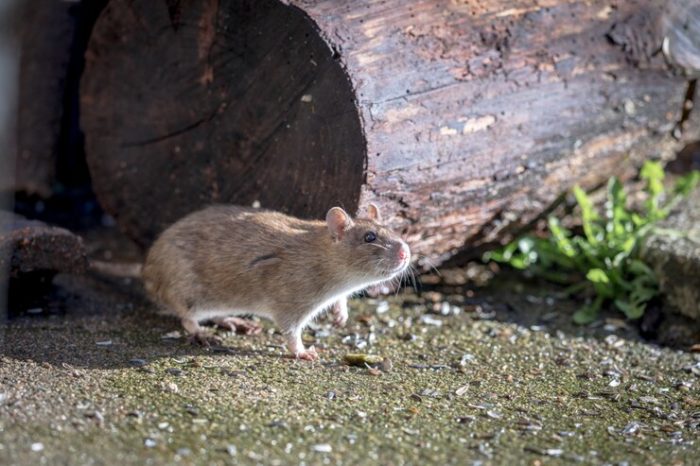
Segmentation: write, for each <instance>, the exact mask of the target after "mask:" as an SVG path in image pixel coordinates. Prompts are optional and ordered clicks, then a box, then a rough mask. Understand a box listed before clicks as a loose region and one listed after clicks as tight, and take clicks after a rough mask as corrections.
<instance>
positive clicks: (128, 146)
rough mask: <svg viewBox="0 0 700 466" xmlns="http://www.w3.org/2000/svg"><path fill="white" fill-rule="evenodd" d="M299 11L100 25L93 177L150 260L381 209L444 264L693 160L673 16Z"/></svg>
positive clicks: (153, 16)
mask: <svg viewBox="0 0 700 466" xmlns="http://www.w3.org/2000/svg"><path fill="white" fill-rule="evenodd" d="M289 3H290V4H291V6H287V5H283V4H282V3H279V2H277V1H273V0H262V1H253V0H208V1H202V2H189V1H163V0H160V1H146V0H134V1H127V0H111V1H110V3H109V4H108V6H107V7H106V9H105V10H104V11H103V13H102V15H101V16H100V18H99V19H98V22H97V24H96V26H95V28H94V31H93V35H92V37H91V40H90V43H89V47H88V51H87V55H86V57H87V68H86V72H85V74H84V77H83V81H82V86H83V89H82V110H83V120H82V124H83V129H84V130H85V133H86V138H87V157H88V163H89V165H90V170H91V173H92V176H93V180H94V189H95V191H96V193H97V195H98V197H99V198H100V200H101V203H102V204H103V206H104V207H105V208H106V209H107V210H108V211H109V212H111V213H112V214H113V215H114V216H115V217H116V218H117V221H118V222H119V224H120V225H121V226H122V227H123V228H124V229H125V230H126V231H127V232H129V233H130V234H131V235H132V236H133V237H134V238H136V239H137V240H139V241H140V242H141V243H142V244H148V242H149V241H151V240H152V239H153V238H154V236H155V235H156V234H157V233H158V232H159V231H160V230H161V229H162V228H164V227H165V226H166V225H167V224H169V223H170V222H173V221H175V220H176V219H177V218H179V217H180V216H182V215H184V214H186V213H187V212H189V211H191V210H194V209H196V208H199V207H201V206H202V205H205V204H208V203H211V202H232V203H237V204H253V203H255V204H257V203H260V205H261V206H262V207H266V208H272V209H276V210H282V211H285V212H289V213H292V214H294V215H298V216H301V217H317V218H318V217H321V216H322V215H323V214H324V213H325V211H326V210H327V209H328V208H329V207H331V206H333V205H342V206H344V207H345V208H347V209H348V210H351V211H356V210H358V209H360V210H361V209H362V208H363V207H364V206H366V205H367V203H369V202H375V203H377V204H379V205H380V207H381V208H382V209H383V211H384V212H385V216H386V217H387V218H388V219H389V223H390V226H391V227H392V228H395V229H398V230H399V231H401V232H402V233H404V234H405V235H406V237H407V239H408V241H409V242H410V244H411V246H412V249H413V251H414V252H415V253H417V254H418V255H420V256H424V257H425V259H426V261H425V262H421V263H419V265H422V266H427V263H428V262H432V263H433V264H435V265H437V264H440V263H442V262H444V261H446V260H447V259H449V258H450V257H453V256H454V255H455V254H457V253H458V252H460V251H463V250H464V249H465V248H467V249H469V248H473V247H476V246H478V245H480V244H483V243H484V242H490V241H494V240H496V239H498V238H504V237H505V234H506V233H507V232H509V231H513V230H514V229H517V228H519V227H522V226H523V225H525V224H527V223H528V222H531V221H532V220H534V219H535V218H536V217H537V216H538V215H540V214H541V213H542V211H543V210H545V209H546V208H547V207H548V206H549V205H550V204H551V203H552V202H553V201H554V200H555V199H556V198H557V197H558V196H559V195H560V193H561V192H563V191H564V190H567V189H569V188H570V187H571V186H572V185H573V184H574V183H581V184H583V185H584V186H592V185H595V184H598V183H600V182H602V181H603V180H604V179H606V178H607V177H608V176H609V175H611V174H613V173H616V172H619V171H620V170H621V169H622V167H624V166H625V163H626V162H627V161H630V162H634V161H635V160H639V159H641V158H646V157H661V156H668V155H669V154H670V153H671V152H672V150H673V149H675V147H676V145H677V142H676V139H674V138H673V137H672V132H673V131H674V129H677V128H678V127H679V122H680V121H681V119H682V114H683V103H684V101H685V97H686V91H687V88H688V86H687V84H688V83H687V80H686V78H684V77H682V76H679V75H677V74H674V73H673V72H672V70H671V68H670V65H668V64H667V63H666V60H665V59H664V55H663V54H662V53H659V51H660V49H661V44H662V40H663V38H662V32H661V26H660V20H659V18H660V17H661V14H662V10H663V4H664V2H663V1H661V0H658V1H657V0H637V1H625V2H610V1H593V2H591V1H583V0H571V1H564V0H545V1H540V2H533V1H532V0H515V1H510V0H509V1H506V0H489V1H486V2H471V1H464V2H456V1H447V0H440V1H427V0H425V1H412V2H405V1H402V0H386V1H384V2H361V1H339V0H325V1H323V0H318V1H314V0H305V1H301V0H299V1H290V2H289ZM256 201H257V202H256Z"/></svg>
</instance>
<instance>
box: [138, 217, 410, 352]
mask: <svg viewBox="0 0 700 466" xmlns="http://www.w3.org/2000/svg"><path fill="white" fill-rule="evenodd" d="M380 221H381V220H380V214H379V210H378V208H377V207H376V206H375V205H373V204H370V206H369V208H368V215H367V218H358V219H356V220H353V219H352V218H351V217H350V216H349V215H348V214H347V213H346V212H345V211H344V210H343V209H341V208H340V207H333V208H332V209H330V210H329V211H328V213H327V215H326V221H325V222H322V221H306V220H300V219H297V218H294V217H290V216H287V215H284V214H281V213H278V212H272V211H266V210H259V209H252V208H245V207H237V206H213V207H208V208H206V209H203V210H200V211H198V212H194V213H192V214H190V215H188V216H186V217H184V218H183V219H181V220H179V221H178V222H176V223H175V224H173V225H172V226H171V227H169V228H168V229H166V230H165V231H164V232H163V233H162V234H161V235H160V237H159V238H158V240H157V241H156V242H155V243H154V244H153V246H152V247H151V250H150V251H149V253H148V257H147V258H146V262H145V264H144V267H143V279H144V284H145V287H146V290H147V291H148V293H149V295H150V296H151V298H152V299H153V300H154V301H156V302H157V303H159V304H162V305H163V306H165V307H166V308H167V312H168V313H171V314H173V315H175V316H177V317H179V318H180V319H181V321H182V325H183V327H184V328H185V329H186V330H187V332H189V333H190V334H191V335H192V337H194V338H196V339H199V340H202V339H204V338H205V337H206V336H205V334H204V333H203V331H202V328H201V327H200V326H199V323H200V322H202V321H205V320H213V321H214V322H215V323H217V324H219V325H222V326H225V327H229V328H232V329H233V328H235V327H237V326H241V325H244V329H245V330H246V331H247V332H248V333H253V332H255V330H256V328H255V327H254V326H252V324H251V323H248V324H247V326H246V321H244V320H243V319H240V318H236V317H232V316H235V315H240V314H253V315H258V316H261V317H266V318H269V319H272V320H273V321H274V322H275V323H276V324H277V325H278V326H279V328H280V329H281V330H282V332H283V333H284V335H285V336H286V338H287V345H288V347H289V350H290V351H292V353H294V354H295V355H296V357H297V358H301V359H309V360H313V359H317V358H318V355H317V354H316V351H315V350H314V348H313V347H311V348H308V349H306V348H304V345H303V343H302V341H301V332H302V330H303V329H304V327H305V326H306V325H307V324H308V323H309V321H311V319H313V318H314V317H315V316H316V315H318V314H319V313H320V312H321V311H323V310H325V309H328V308H330V309H332V312H333V316H334V322H335V324H336V325H339V326H340V325H344V324H345V321H346V320H347V317H348V314H347V298H348V296H350V295H352V294H353V293H356V292H358V291H360V290H362V289H364V288H366V287H368V286H370V285H373V284H377V283H381V282H385V281H388V280H391V279H393V278H395V277H397V276H399V275H400V274H402V273H403V272H404V271H406V269H407V267H408V264H409V262H410V256H411V253H410V250H409V248H408V245H407V244H406V243H405V242H403V241H402V240H401V239H400V238H399V237H398V236H397V235H396V234H394V233H392V232H391V231H389V230H387V229H386V228H384V227H382V226H381V225H380V223H379V222H380Z"/></svg>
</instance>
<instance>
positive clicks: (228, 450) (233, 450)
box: [226, 444, 238, 456]
mask: <svg viewBox="0 0 700 466" xmlns="http://www.w3.org/2000/svg"><path fill="white" fill-rule="evenodd" d="M226 453H228V454H229V456H236V455H237V454H238V449H237V448H236V445H232V444H229V445H226Z"/></svg>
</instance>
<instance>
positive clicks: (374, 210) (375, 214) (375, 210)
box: [367, 203, 382, 223]
mask: <svg viewBox="0 0 700 466" xmlns="http://www.w3.org/2000/svg"><path fill="white" fill-rule="evenodd" d="M367 215H368V216H369V219H370V220H374V221H375V222H377V223H381V222H382V214H381V213H379V207H377V204H373V203H370V204H369V205H368V206H367Z"/></svg>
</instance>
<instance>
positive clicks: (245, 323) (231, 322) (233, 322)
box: [211, 316, 262, 335]
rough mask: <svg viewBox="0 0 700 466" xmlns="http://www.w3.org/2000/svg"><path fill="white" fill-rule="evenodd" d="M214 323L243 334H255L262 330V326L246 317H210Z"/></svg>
mask: <svg viewBox="0 0 700 466" xmlns="http://www.w3.org/2000/svg"><path fill="white" fill-rule="evenodd" d="M211 321H212V322H214V323H215V324H216V325H218V326H219V327H221V328H225V329H227V330H230V331H232V332H236V333H242V334H243V335H257V334H258V333H260V332H262V327H261V326H259V325H258V324H256V323H255V322H252V321H250V320H248V319H242V318H240V317H233V316H231V317H214V318H213V319H211Z"/></svg>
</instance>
